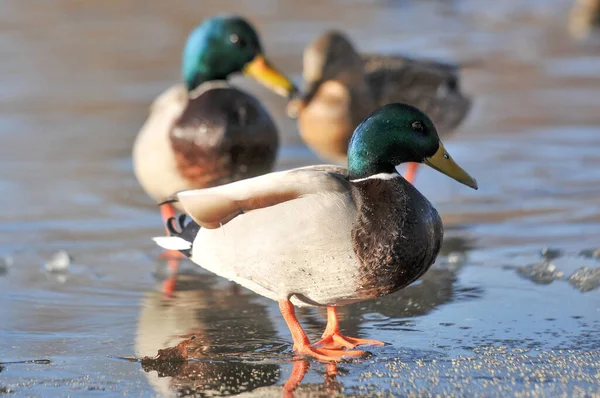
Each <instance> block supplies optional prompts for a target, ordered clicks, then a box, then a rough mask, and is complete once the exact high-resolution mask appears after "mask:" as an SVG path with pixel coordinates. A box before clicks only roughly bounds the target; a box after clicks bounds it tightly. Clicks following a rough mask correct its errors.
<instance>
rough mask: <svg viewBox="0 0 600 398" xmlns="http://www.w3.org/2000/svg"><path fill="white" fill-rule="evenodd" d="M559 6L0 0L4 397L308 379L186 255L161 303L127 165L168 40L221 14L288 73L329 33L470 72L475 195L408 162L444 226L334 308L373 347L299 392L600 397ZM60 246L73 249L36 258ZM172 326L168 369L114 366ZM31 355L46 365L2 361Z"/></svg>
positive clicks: (572, 73) (568, 53)
mask: <svg viewBox="0 0 600 398" xmlns="http://www.w3.org/2000/svg"><path fill="white" fill-rule="evenodd" d="M244 4H245V5H244ZM568 6H569V3H568V2H567V1H563V0H553V1H535V2H529V1H516V0H510V1H505V2H501V3H500V2H494V1H491V0H486V1H479V0H478V1H475V0H456V1H448V2H445V1H433V0H432V1H422V2H410V1H374V0H365V1H352V2H347V1H346V2H341V1H325V2H321V1H320V2H316V1H308V2H292V1H284V2H274V1H254V2H233V1H214V2H202V5H200V4H199V3H197V2H191V1H174V2H169V3H166V2H161V1H143V2H142V1H140V0H137V1H119V2H81V1H76V0H70V1H66V0H62V1H60V0H57V1H55V2H51V3H50V2H45V1H41V0H38V1H34V0H32V1H30V2H27V4H25V2H22V1H18V0H7V1H5V2H4V3H3V4H2V6H1V7H0V8H1V9H2V13H0V48H2V53H3V54H4V57H3V62H1V63H0V87H2V90H0V93H1V96H0V139H1V142H2V145H0V169H1V170H2V176H3V178H2V179H0V188H2V192H3V195H2V196H1V197H0V208H1V209H2V217H1V222H0V342H1V343H0V363H2V364H0V392H2V391H4V392H6V391H14V394H15V395H17V396H66V395H82V394H102V395H104V394H106V395H109V394H119V395H122V394H129V395H142V396H154V395H169V394H174V393H175V392H176V391H179V392H180V393H181V392H187V393H190V392H192V391H196V393H197V394H198V395H202V394H205V395H211V394H213V395H215V394H216V395H219V394H220V395H229V394H237V393H244V394H250V395H254V396H281V394H282V391H283V385H284V384H285V383H286V381H288V380H289V379H290V376H291V375H294V376H297V375H298V374H300V373H302V371H303V370H305V369H303V366H304V365H303V363H302V362H295V363H293V362H292V361H291V359H292V357H293V352H292V349H291V339H290V336H289V332H288V331H287V329H286V327H285V324H284V322H283V320H282V319H281V316H280V315H279V313H278V310H277V305H276V303H274V302H270V301H269V300H266V299H264V298H262V297H259V296H256V295H254V294H253V293H251V292H248V291H246V290H243V289H241V290H240V291H239V292H235V291H234V290H233V289H232V286H231V284H229V283H228V282H227V281H223V280H220V279H218V278H216V277H214V276H212V275H210V274H207V273H206V272H204V271H202V270H200V269H198V268H197V267H196V266H194V265H193V264H191V263H185V264H184V266H183V268H184V270H183V274H182V276H181V277H180V278H179V283H178V292H177V294H176V295H175V297H172V298H164V297H163V296H162V294H161V293H160V286H161V282H162V280H163V279H164V278H165V276H166V269H165V267H166V264H164V263H162V262H161V261H159V260H157V254H158V253H159V250H158V249H157V248H156V247H154V244H153V242H152V241H151V240H150V239H149V238H150V237H152V236H155V235H157V234H161V233H162V226H161V224H160V218H159V217H158V214H157V212H156V209H155V207H154V205H153V204H152V202H151V201H150V199H149V198H147V197H146V196H145V195H144V193H143V192H142V191H141V189H140V188H139V187H138V185H137V183H136V181H135V179H134V177H133V174H132V169H131V159H130V151H131V145H132V142H133V139H134V137H135V135H136V133H137V131H138V130H139V128H140V127H141V125H142V123H143V121H144V120H145V118H146V116H147V110H148V106H149V104H150V102H151V101H152V100H153V99H154V98H155V96H156V95H158V94H159V93H160V92H161V91H162V90H164V89H165V88H166V87H168V86H170V85H171V84H173V83H174V82H176V81H177V80H178V78H179V59H180V55H179V53H180V50H181V47H182V45H183V42H184V40H185V36H186V34H187V33H188V32H189V31H190V29H192V27H193V26H194V25H195V24H196V23H198V22H199V21H200V20H202V18H204V17H206V16H208V15H211V14H214V13H216V12H234V11H235V12H238V13H243V14H245V15H247V16H248V17H249V18H250V19H251V20H252V21H253V22H254V23H255V24H256V26H257V28H258V29H259V31H260V32H261V33H262V36H263V42H264V43H263V44H264V47H265V50H266V52H267V54H268V55H269V56H270V58H271V59H272V60H273V62H274V63H275V64H277V65H278V66H279V67H280V68H281V69H283V70H285V71H286V72H288V73H290V74H291V75H292V76H293V77H294V78H295V79H296V81H297V82H299V81H300V58H301V51H302V47H303V45H304V44H305V43H306V42H308V41H309V40H311V39H312V38H314V37H315V36H316V35H318V34H319V33H320V32H321V31H322V30H324V29H327V28H338V29H344V30H347V31H348V32H349V34H350V35H351V36H352V38H353V39H354V40H355V41H356V43H357V45H358V47H359V48H361V49H363V50H368V51H381V52H390V53H391V52H396V53H404V54H412V55H419V56H425V57H437V58H441V59H445V60H448V61H459V62H469V63H473V64H474V66H472V67H469V68H468V69H466V70H465V71H464V73H463V78H464V89H465V91H466V92H468V93H470V94H472V95H473V97H474V99H475V102H474V108H473V110H472V113H471V115H470V117H469V119H468V120H467V122H466V123H465V124H464V125H463V126H462V127H461V128H460V129H459V131H457V133H456V134H455V135H453V136H452V137H451V138H449V139H448V140H447V143H446V144H447V145H446V146H447V148H448V150H449V151H450V152H451V153H452V154H453V157H454V158H455V159H456V160H457V161H459V162H460V164H461V165H462V166H463V167H464V168H465V169H466V170H469V171H470V172H471V173H472V174H473V175H474V176H475V177H476V178H477V180H478V182H479V183H480V189H479V191H471V190H469V189H468V188H465V187H462V186H460V185H458V184H456V183H455V182H453V181H451V180H449V179H447V178H446V177H443V176H441V175H439V174H437V173H436V172H434V171H430V170H424V169H423V170H420V171H419V173H420V174H419V178H418V181H417V184H416V185H417V187H418V188H419V189H420V190H421V191H422V192H423V193H424V194H425V195H426V196H427V197H428V198H429V199H430V200H431V201H432V202H433V203H434V204H435V206H436V207H437V208H438V210H439V211H440V213H441V214H442V216H443V219H444V222H445V225H446V241H445V247H444V252H443V253H442V255H441V256H440V258H439V259H438V262H437V264H436V265H435V267H434V268H433V269H432V270H430V271H429V272H428V273H427V274H426V275H425V276H424V278H423V279H422V280H421V281H419V282H418V283H416V284H414V285H412V286H410V287H409V288H407V289H405V290H403V291H400V292H398V293H396V294H394V295H392V296H389V297H385V298H383V299H380V300H377V301H372V302H365V303H359V304H356V305H352V306H349V307H346V308H345V309H344V311H343V320H342V328H343V329H344V330H345V331H347V332H348V333H349V334H358V335H360V336H361V337H368V338H376V339H380V340H383V341H386V342H388V343H389V345H387V346H385V347H381V348H379V347H375V348H372V349H370V351H371V352H372V354H373V355H372V356H371V357H370V358H367V359H365V360H362V361H356V362H352V363H344V364H340V365H338V366H337V368H336V369H332V368H331V366H329V367H328V366H326V365H324V364H320V363H317V362H311V363H310V366H309V369H308V370H307V373H306V375H305V376H304V378H303V380H302V382H301V384H300V385H299V387H298V389H297V390H296V393H297V396H309V395H310V396H315V395H318V394H321V395H323V396H331V395H336V394H340V395H352V396H361V395H362V396H372V395H374V394H375V393H378V392H381V393H382V395H384V396H398V395H401V396H411V395H413V396H428V395H436V394H440V395H482V396H483V395H485V396H500V395H509V396H511V395H519V396H560V395H568V396H594V394H596V395H598V394H599V390H600V389H599V387H598V386H599V385H600V365H599V363H600V349H599V347H600V333H598V330H599V329H600V289H598V287H597V285H595V284H594V283H593V282H594V278H592V277H587V278H581V277H579V276H581V275H584V274H586V272H587V273H588V274H589V273H594V272H598V269H599V268H600V260H599V258H598V257H599V256H598V255H597V254H598V253H594V250H596V249H598V248H600V201H599V199H598V198H599V197H600V156H599V155H598V148H599V147H600V112H599V109H600V108H599V104H600V103H599V101H598V98H600V73H599V71H600V47H599V46H598V45H597V43H596V44H594V43H582V42H576V41H573V40H572V39H571V38H569V37H568V35H567V31H566V27H565V23H566V22H565V20H566V10H567V9H568ZM473 61H477V62H473ZM235 82H236V83H237V84H239V85H240V86H241V87H244V88H246V89H247V90H249V91H252V92H253V93H255V94H256V95H257V96H258V97H259V98H260V99H261V100H263V101H264V102H265V103H266V104H267V106H268V107H269V109H270V110H271V112H272V114H273V115H274V116H275V117H276V120H277V123H278V125H279V126H280V128H281V132H282V141H283V147H282V148H281V151H280V155H279V161H278V167H279V168H280V169H283V168H288V167H295V166H300V165H306V164H314V163H318V162H319V160H318V159H317V158H316V157H315V156H314V155H312V154H311V153H310V151H309V150H308V149H306V148H305V147H304V146H303V145H302V142H301V140H300V138H299V137H298V134H297V130H296V128H295V125H294V123H293V121H290V120H287V119H286V118H285V116H284V105H285V104H284V102H283V101H282V100H281V99H280V98H277V97H276V96H274V95H272V94H271V93H269V92H267V91H266V90H265V89H263V88H262V87H259V86H258V85H257V84H254V83H252V82H248V81H245V80H243V79H235ZM544 248H551V249H553V250H557V251H559V252H558V253H556V255H554V254H555V253H554V252H551V253H550V254H548V253H547V254H546V257H544V256H542V255H541V251H542V249H544ZM58 250H66V251H67V252H68V253H69V254H70V255H71V256H72V257H73V260H72V263H71V265H70V267H69V269H68V271H67V272H54V273H52V272H48V271H47V270H46V269H45V267H44V264H45V263H46V262H47V261H48V259H49V258H50V257H51V256H52V255H53V253H55V252H56V251H58ZM2 258H4V260H1V259H2ZM582 267H586V269H585V270H582ZM586 275H587V274H586ZM300 319H301V322H302V323H303V324H304V325H306V328H307V331H308V333H309V335H310V337H311V338H316V337H318V336H319V335H320V333H321V332H322V330H323V328H324V318H323V313H322V312H321V311H315V310H309V311H302V312H301V316H300ZM190 335H196V336H197V339H196V340H195V342H196V344H195V345H194V347H192V349H191V351H192V352H193V358H194V360H193V361H190V362H188V363H186V364H185V366H183V367H181V368H177V369H171V370H169V371H168V372H160V373H159V372H157V371H156V370H151V369H146V370H144V369H143V368H142V366H141V365H140V364H139V363H137V362H128V361H126V360H123V359H120V357H130V356H131V357H141V356H144V355H153V354H156V351H157V350H158V349H159V348H163V347H165V346H168V345H172V344H174V343H177V342H179V341H180V340H181V339H182V338H184V337H186V336H190ZM30 359H48V360H50V363H9V362H13V361H25V360H30Z"/></svg>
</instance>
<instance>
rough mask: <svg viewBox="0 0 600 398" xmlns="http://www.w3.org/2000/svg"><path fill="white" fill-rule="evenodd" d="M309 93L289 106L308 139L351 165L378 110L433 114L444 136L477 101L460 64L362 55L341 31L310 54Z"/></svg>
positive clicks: (310, 48)
mask: <svg viewBox="0 0 600 398" xmlns="http://www.w3.org/2000/svg"><path fill="white" fill-rule="evenodd" d="M303 68H304V70H303V74H304V81H305V87H304V94H303V96H302V97H299V98H296V99H294V100H292V101H290V103H289V104H288V114H290V116H297V118H298V127H299V130H300V134H301V136H302V138H303V139H304V141H305V142H306V143H307V144H308V146H309V147H311V149H313V150H314V151H315V152H316V153H317V154H318V155H320V156H321V157H323V158H324V159H327V160H330V161H334V162H337V163H344V162H345V161H346V150H347V146H348V141H349V140H350V137H351V136H352V132H353V131H354V128H355V127H356V126H357V125H358V123H359V122H360V121H362V120H363V119H364V118H365V117H366V116H367V115H369V114H370V113H371V112H373V111H374V110H375V109H377V108H378V107H380V106H382V105H385V104H388V103H392V102H401V103H406V104H410V105H413V106H416V107H417V108H419V109H420V110H422V111H423V112H425V113H426V114H428V115H429V116H430V117H431V119H432V120H433V122H434V123H435V124H436V126H437V128H438V130H439V131H440V134H441V135H442V136H443V135H445V134H447V133H449V132H450V131H452V130H453V129H454V128H456V127H457V126H458V125H459V124H460V122H462V121H463V119H464V118H465V116H466V115H467V113H468V111H469V109H470V106H471V100H470V99H469V98H468V97H467V96H465V95H464V94H463V93H462V92H461V91H460V84H459V79H460V77H459V70H458V68H457V67H456V66H453V65H450V64H444V63H439V62H435V61H429V60H416V59H411V58H407V57H403V56H384V55H362V56H361V55H360V54H359V53H358V52H357V51H356V50H355V49H354V47H353V45H352V43H351V42H350V41H349V40H348V38H347V37H346V36H345V35H343V34H342V33H340V32H335V31H332V32H327V33H325V34H323V35H322V36H320V37H319V38H317V39H316V40H315V41H314V42H313V43H311V44H310V45H309V46H307V48H306V49H305V51H304V67H303Z"/></svg>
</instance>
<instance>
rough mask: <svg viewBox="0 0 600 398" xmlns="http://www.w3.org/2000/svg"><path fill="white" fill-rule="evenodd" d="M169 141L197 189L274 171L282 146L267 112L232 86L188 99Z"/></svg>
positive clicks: (181, 165) (182, 170)
mask: <svg viewBox="0 0 600 398" xmlns="http://www.w3.org/2000/svg"><path fill="white" fill-rule="evenodd" d="M170 141H171V145H172V148H173V152H174V153H175V160H176V165H177V168H178V170H179V172H180V174H181V175H182V176H184V177H185V178H186V179H187V180H189V181H191V182H193V183H194V185H195V187H197V188H207V187H212V186H216V185H221V184H225V183H229V182H232V181H237V180H240V179H244V178H249V177H255V176H258V175H261V174H264V173H268V172H270V171H271V170H272V168H273V165H274V163H275V157H276V154H277V148H278V146H279V139H278V134H277V128H276V126H275V124H274V123H273V120H272V119H271V117H270V116H269V115H268V113H267V112H266V110H265V109H264V108H263V107H262V105H261V104H260V103H259V102H258V100H257V99H255V98H254V97H252V96H250V95H248V94H246V93H244V92H242V91H240V90H238V89H236V88H232V87H218V88H212V89H209V90H207V91H205V92H203V93H202V94H200V95H199V96H198V97H196V98H193V99H190V101H189V102H188V104H187V107H186V109H185V110H184V111H183V113H182V114H181V116H180V117H179V119H178V120H177V121H176V122H175V124H174V125H173V128H172V129H171V132H170Z"/></svg>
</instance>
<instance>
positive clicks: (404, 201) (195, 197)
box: [155, 104, 477, 361]
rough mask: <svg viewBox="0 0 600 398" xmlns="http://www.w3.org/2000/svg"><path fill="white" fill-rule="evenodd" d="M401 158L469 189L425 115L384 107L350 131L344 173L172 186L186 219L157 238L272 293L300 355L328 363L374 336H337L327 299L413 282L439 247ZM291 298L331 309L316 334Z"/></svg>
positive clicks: (374, 293)
mask: <svg viewBox="0 0 600 398" xmlns="http://www.w3.org/2000/svg"><path fill="white" fill-rule="evenodd" d="M404 162H418V163H425V164H427V165H429V166H431V167H433V168H434V169H436V170H438V171H440V172H442V173H444V174H446V175H448V176H450V177H452V178H454V179H455V180H457V181H459V182H461V183H463V184H465V185H468V186H470V187H472V188H475V189H476V188H477V183H476V182H475V180H474V179H473V178H471V177H470V176H469V175H468V174H467V173H466V172H465V171H464V170H463V169H461V168H460V167H459V166H458V165H457V164H456V163H455V162H454V161H453V160H452V158H451V157H450V155H448V153H447V152H446V150H445V149H444V147H443V145H442V143H441V142H440V139H439V137H438V134H437V131H436V129H435V127H434V125H433V122H432V121H431V120H430V119H429V117H427V116H426V115H425V114H424V113H422V112H421V111H419V110H418V109H416V108H414V107H412V106H409V105H404V104H390V105H386V106H384V107H382V108H380V109H378V110H377V111H375V112H374V113H373V114H372V115H371V116H369V117H368V118H367V119H366V120H365V121H363V122H362V123H361V124H360V125H359V126H358V127H357V128H356V131H355V132H354V135H353V136H352V140H351V141H350V145H349V148H348V169H347V170H346V169H344V168H343V167H338V166H309V167H302V168H298V169H293V170H289V171H283V172H277V173H271V174H267V175H264V176H261V177H256V178H252V179H248V180H244V181H239V182H235V183H232V184H228V185H223V186H220V187H215V188H209V189H200V190H191V191H183V192H179V193H178V194H177V195H176V196H177V200H179V202H180V204H181V206H182V207H183V209H184V211H185V212H186V213H187V214H188V215H189V216H190V217H191V218H192V221H191V222H189V223H188V224H187V225H186V226H185V227H183V228H181V230H178V229H179V228H176V227H175V226H174V225H173V224H174V223H175V221H174V219H171V220H170V221H169V223H168V226H169V229H170V230H171V231H172V235H173V236H170V237H163V238H155V240H156V242H157V243H158V244H159V245H160V246H162V247H164V248H166V249H171V250H181V251H182V252H184V253H185V254H187V255H189V256H190V257H191V259H192V260H193V261H194V262H196V263H197V264H199V265H200V266H202V267H203V268H205V269H207V270H208V271H211V272H213V273H215V274H217V275H220V276H222V277H225V278H228V279H230V280H232V281H234V282H237V283H239V284H240V285H242V286H244V287H246V288H248V289H250V290H253V291H254V292H256V293H258V294H261V295H263V296H265V297H268V298H271V299H273V300H277V301H279V306H280V309H281V312H282V314H283V316H284V318H285V320H286V322H287V324H288V327H289V328H290V331H291V332H292V337H293V339H294V348H295V349H296V350H297V351H298V352H299V353H302V354H307V355H312V356H314V357H316V358H317V359H320V360H325V361H327V360H335V359H339V358H341V357H344V356H358V355H362V354H363V352H362V351H359V350H353V351H347V350H345V349H344V348H353V347H355V346H357V345H361V344H382V343H381V342H377V341H373V340H364V339H355V338H350V337H345V336H343V335H342V334H341V333H340V331H339V327H338V321H337V314H336V308H335V307H336V306H341V305H345V304H349V303H353V302H358V301H362V300H368V299H373V298H377V297H380V296H383V295H386V294H390V293H393V292H394V291H397V290H399V289H402V288H403V287H405V286H407V285H409V284H410V283H412V282H414V281H415V280H416V279H417V278H419V277H420V276H421V275H423V273H425V271H427V269H428V268H429V267H430V266H431V264H433V262H434V261H435V259H436V256H437V254H438V252H439V250H440V246H441V244H442V237H443V227H442V221H441V219H440V217H439V215H438V213H437V211H436V210H435V209H434V208H433V206H432V205H431V203H429V201H428V200H427V199H426V198H425V197H424V196H423V195H421V194H420V193H419V191H417V189H416V188H415V187H414V186H413V185H411V184H410V183H408V182H407V181H406V180H405V179H404V178H403V177H402V176H400V175H399V174H398V173H397V171H396V168H395V166H397V165H399V164H401V163H404ZM180 224H182V223H180ZM293 305H298V306H326V307H328V324H327V327H326V330H325V334H324V335H323V340H321V341H320V342H318V343H316V344H313V345H311V344H310V341H309V339H308V337H307V336H306V334H305V333H304V331H303V329H302V327H301V326H300V323H299V322H298V320H297V319H296V316H295V313H294V307H293Z"/></svg>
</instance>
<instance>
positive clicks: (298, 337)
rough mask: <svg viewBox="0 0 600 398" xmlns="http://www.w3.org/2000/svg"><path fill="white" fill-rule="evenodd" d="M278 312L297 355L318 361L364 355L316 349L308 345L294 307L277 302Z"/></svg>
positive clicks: (361, 352) (360, 352)
mask: <svg viewBox="0 0 600 398" xmlns="http://www.w3.org/2000/svg"><path fill="white" fill-rule="evenodd" d="M279 310H280V311H281V315H283V319H285V323H287V326H288V328H289V329H290V332H292V339H293V340H294V350H296V352H298V353H299V354H303V355H309V356H312V357H313V358H315V359H318V360H319V361H325V362H330V361H339V360H341V359H343V358H345V357H360V356H362V355H364V354H365V352H364V351H360V350H354V351H346V350H341V349H329V348H316V347H312V346H311V345H310V340H309V339H308V336H307V335H306V333H305V332H304V330H303V329H302V325H300V322H299V321H298V318H296V311H294V306H293V305H292V303H291V302H290V301H289V300H280V301H279Z"/></svg>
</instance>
